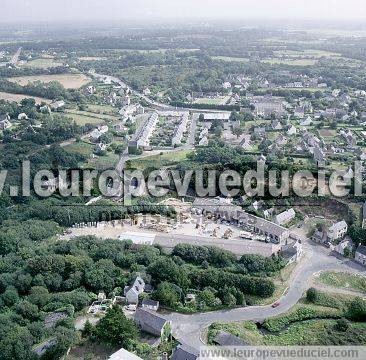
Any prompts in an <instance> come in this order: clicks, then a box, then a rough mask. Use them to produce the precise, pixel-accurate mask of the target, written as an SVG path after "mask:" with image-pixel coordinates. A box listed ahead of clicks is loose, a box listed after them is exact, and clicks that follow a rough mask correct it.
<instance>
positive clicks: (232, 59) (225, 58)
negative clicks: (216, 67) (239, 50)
mask: <svg viewBox="0 0 366 360" xmlns="http://www.w3.org/2000/svg"><path fill="white" fill-rule="evenodd" d="M212 59H214V60H221V61H229V62H248V61H249V59H248V58H240V57H230V56H212Z"/></svg>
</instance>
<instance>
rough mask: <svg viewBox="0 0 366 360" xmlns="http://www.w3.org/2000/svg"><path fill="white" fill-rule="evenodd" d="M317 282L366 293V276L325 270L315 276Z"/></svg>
mask: <svg viewBox="0 0 366 360" xmlns="http://www.w3.org/2000/svg"><path fill="white" fill-rule="evenodd" d="M316 281H317V283H319V284H324V285H327V286H331V287H335V288H339V289H346V290H354V291H359V292H364V293H365V294H366V278H365V277H362V276H358V275H354V274H347V273H342V272H334V271H325V272H322V273H320V275H319V276H318V277H317V278H316Z"/></svg>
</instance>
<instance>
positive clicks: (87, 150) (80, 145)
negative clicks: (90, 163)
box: [64, 141, 94, 156]
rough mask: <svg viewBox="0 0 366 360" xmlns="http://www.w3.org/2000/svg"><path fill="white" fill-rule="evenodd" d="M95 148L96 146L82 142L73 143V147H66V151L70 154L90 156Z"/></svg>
mask: <svg viewBox="0 0 366 360" xmlns="http://www.w3.org/2000/svg"><path fill="white" fill-rule="evenodd" d="M93 148H94V145H92V144H90V143H87V142H84V141H80V142H76V143H73V144H71V145H67V146H65V147H64V150H66V151H67V152H68V153H71V154H79V155H84V156H90V154H91V153H92V151H93Z"/></svg>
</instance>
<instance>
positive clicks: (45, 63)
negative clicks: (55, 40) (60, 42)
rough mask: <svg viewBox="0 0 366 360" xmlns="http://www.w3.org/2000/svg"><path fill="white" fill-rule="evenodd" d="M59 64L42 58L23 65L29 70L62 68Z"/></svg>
mask: <svg viewBox="0 0 366 360" xmlns="http://www.w3.org/2000/svg"><path fill="white" fill-rule="evenodd" d="M62 65H63V64H62V63H61V62H58V61H56V60H54V59H49V58H42V59H35V60H32V61H29V62H27V64H26V65H25V66H26V67H30V68H38V69H48V68H52V67H57V66H62Z"/></svg>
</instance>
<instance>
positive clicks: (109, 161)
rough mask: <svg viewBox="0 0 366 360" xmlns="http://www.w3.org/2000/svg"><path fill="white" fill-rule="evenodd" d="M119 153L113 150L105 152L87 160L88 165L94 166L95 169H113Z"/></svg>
mask: <svg viewBox="0 0 366 360" xmlns="http://www.w3.org/2000/svg"><path fill="white" fill-rule="evenodd" d="M118 160H119V155H117V154H115V153H114V152H107V154H106V155H105V156H98V157H97V158H95V159H90V160H89V161H88V164H87V165H88V166H90V167H92V168H95V169H96V170H100V171H103V170H106V169H114V168H115V167H116V166H117V163H118Z"/></svg>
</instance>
